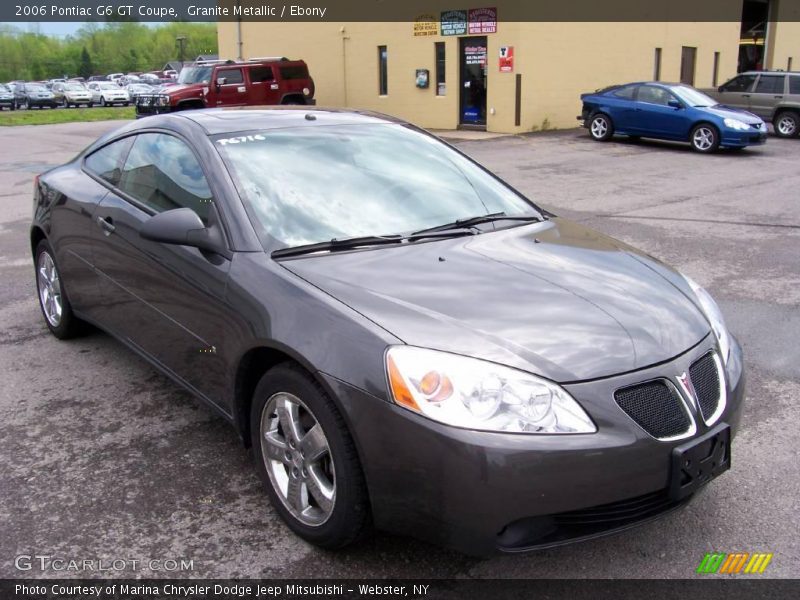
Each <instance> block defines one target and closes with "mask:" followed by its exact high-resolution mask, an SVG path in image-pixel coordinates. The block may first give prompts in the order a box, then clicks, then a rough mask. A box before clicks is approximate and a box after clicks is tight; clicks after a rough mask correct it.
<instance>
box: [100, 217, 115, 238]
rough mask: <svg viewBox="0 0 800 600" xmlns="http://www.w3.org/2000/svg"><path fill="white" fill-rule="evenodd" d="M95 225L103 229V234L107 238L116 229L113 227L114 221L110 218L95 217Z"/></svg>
mask: <svg viewBox="0 0 800 600" xmlns="http://www.w3.org/2000/svg"><path fill="white" fill-rule="evenodd" d="M97 224H98V225H100V227H102V228H103V233H105V234H106V235H107V236H108V235H111V234H112V233H114V230H115V229H116V227H114V219H112V218H111V217H106V218H103V217H97Z"/></svg>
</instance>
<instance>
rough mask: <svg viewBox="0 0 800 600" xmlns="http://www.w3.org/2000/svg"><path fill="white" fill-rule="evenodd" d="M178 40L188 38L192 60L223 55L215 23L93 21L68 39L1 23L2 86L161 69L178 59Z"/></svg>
mask: <svg viewBox="0 0 800 600" xmlns="http://www.w3.org/2000/svg"><path fill="white" fill-rule="evenodd" d="M178 36H185V37H186V42H185V55H186V58H187V60H191V59H192V58H194V57H195V56H197V55H198V54H216V52H217V28H216V25H215V24H213V23H182V22H176V23H166V24H164V25H160V26H158V27H148V26H146V25H143V24H141V23H135V22H120V23H103V24H99V23H87V24H86V25H84V26H83V27H81V29H80V30H78V32H77V33H76V34H75V35H72V36H68V37H66V38H56V37H50V36H46V35H42V34H39V33H35V32H25V31H22V30H20V29H18V28H16V27H13V26H11V25H9V24H0V82H5V81H12V80H14V79H23V80H28V81H35V80H39V79H50V78H53V77H63V76H64V75H67V76H70V77H74V76H76V75H80V76H81V77H88V76H91V75H107V74H108V73H115V72H123V73H127V72H131V71H153V70H157V69H161V68H162V67H163V66H164V64H166V63H167V62H168V61H171V60H176V59H177V58H178V47H177V44H176V42H175V38H176V37H178Z"/></svg>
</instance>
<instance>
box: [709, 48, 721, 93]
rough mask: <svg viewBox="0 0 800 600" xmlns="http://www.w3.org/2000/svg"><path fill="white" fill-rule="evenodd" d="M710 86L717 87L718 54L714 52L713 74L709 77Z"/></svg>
mask: <svg viewBox="0 0 800 600" xmlns="http://www.w3.org/2000/svg"><path fill="white" fill-rule="evenodd" d="M711 80H712V81H711V85H713V86H714V87H717V86H718V85H719V52H714V72H713V74H712V76H711Z"/></svg>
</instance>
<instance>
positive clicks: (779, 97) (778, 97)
mask: <svg viewBox="0 0 800 600" xmlns="http://www.w3.org/2000/svg"><path fill="white" fill-rule="evenodd" d="M775 97H776V98H777V99H778V100H780V99H781V98H783V96H775Z"/></svg>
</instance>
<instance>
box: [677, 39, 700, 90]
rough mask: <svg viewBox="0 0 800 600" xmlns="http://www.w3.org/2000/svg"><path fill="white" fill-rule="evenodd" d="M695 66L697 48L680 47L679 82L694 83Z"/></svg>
mask: <svg viewBox="0 0 800 600" xmlns="http://www.w3.org/2000/svg"><path fill="white" fill-rule="evenodd" d="M696 68H697V48H692V47H691V46H683V47H682V48H681V83H685V84H686V85H694V72H695V70H696Z"/></svg>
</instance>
